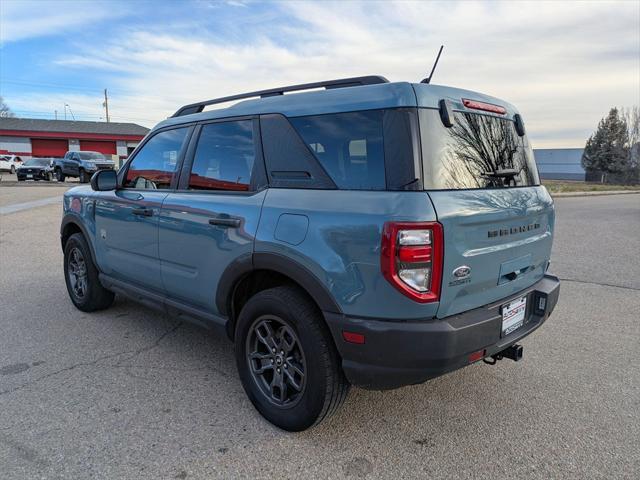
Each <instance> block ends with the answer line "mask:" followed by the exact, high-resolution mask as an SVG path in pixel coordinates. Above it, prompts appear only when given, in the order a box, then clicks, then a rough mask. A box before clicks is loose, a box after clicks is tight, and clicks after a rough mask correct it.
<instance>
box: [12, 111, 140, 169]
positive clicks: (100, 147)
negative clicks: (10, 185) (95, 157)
mask: <svg viewBox="0 0 640 480" xmlns="http://www.w3.org/2000/svg"><path fill="white" fill-rule="evenodd" d="M148 131H149V129H148V128H145V127H142V126H140V125H137V124H135V123H114V122H109V123H107V122H83V121H75V120H73V121H72V120H41V119H33V118H0V154H15V155H18V156H20V157H21V158H22V159H23V160H27V159H29V158H31V157H63V156H64V154H65V153H66V152H68V151H70V150H72V151H82V150H91V151H94V152H100V153H104V154H106V155H108V156H111V155H116V156H117V157H119V158H120V159H125V158H127V157H128V156H129V154H130V153H131V152H132V151H133V149H134V148H135V146H136V145H138V143H139V142H140V140H142V138H143V137H144V136H145V135H146V134H147V132H148Z"/></svg>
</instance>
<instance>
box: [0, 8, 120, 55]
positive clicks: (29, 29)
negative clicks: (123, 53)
mask: <svg viewBox="0 0 640 480" xmlns="http://www.w3.org/2000/svg"><path fill="white" fill-rule="evenodd" d="M127 11H128V9H127V8H126V7H124V6H118V8H113V4H111V2H91V1H87V2H80V1H75V2H74V1H58V2H53V1H42V0H41V1H37V0H30V1H29V0H21V1H18V0H2V1H1V2H0V44H5V43H9V42H16V41H19V40H25V39H28V38H35V37H42V36H47V35H81V34H82V30H81V29H82V28H92V26H93V25H94V24H95V23H96V22H98V21H100V20H105V19H108V18H115V17H119V16H122V15H124V14H125V13H126V12H127Z"/></svg>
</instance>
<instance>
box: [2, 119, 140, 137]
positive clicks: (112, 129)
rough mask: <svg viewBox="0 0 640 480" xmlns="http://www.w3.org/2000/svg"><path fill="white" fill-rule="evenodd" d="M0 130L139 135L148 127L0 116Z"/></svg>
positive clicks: (131, 124) (130, 124) (133, 124)
mask: <svg viewBox="0 0 640 480" xmlns="http://www.w3.org/2000/svg"><path fill="white" fill-rule="evenodd" d="M0 130H20V131H28V132H51V133H53V132H60V133H96V134H101V135H141V136H144V135H146V134H147V133H148V132H149V129H148V128H146V127H143V126H142V125H138V124H136V123H116V122H109V123H107V122H85V121H79V120H43V119H39V118H6V117H1V118H0Z"/></svg>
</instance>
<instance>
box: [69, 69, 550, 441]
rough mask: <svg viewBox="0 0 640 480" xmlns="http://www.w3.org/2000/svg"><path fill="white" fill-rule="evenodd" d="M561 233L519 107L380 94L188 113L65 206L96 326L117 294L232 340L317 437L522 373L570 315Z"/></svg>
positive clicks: (391, 87)
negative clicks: (444, 388) (414, 401)
mask: <svg viewBox="0 0 640 480" xmlns="http://www.w3.org/2000/svg"><path fill="white" fill-rule="evenodd" d="M322 88H324V90H323V89H322ZM304 90H313V91H306V92H304ZM291 92H298V93H295V94H291ZM285 93H287V94H285ZM238 100H241V101H239V102H237V103H235V104H233V105H232V106H230V107H227V108H220V109H217V110H206V111H205V107H207V106H209V105H214V104H219V103H223V102H230V101H238ZM553 225H554V207H553V202H552V200H551V197H550V196H549V194H548V193H547V190H546V189H545V188H544V187H542V186H541V185H540V181H539V178H538V173H537V170H536V165H535V163H534V159H533V156H532V150H531V147H530V144H529V141H528V140H527V136H526V134H525V126H524V123H523V121H522V118H521V117H520V114H518V112H517V111H516V109H515V108H514V107H513V106H512V105H510V104H509V103H507V102H504V101H502V100H499V99H496V98H492V97H488V96H486V95H483V94H480V93H475V92H471V91H466V90H459V89H456V88H448V87H443V86H436V85H428V84H423V83H419V84H411V83H405V82H399V83H390V82H388V81H387V80H386V79H384V78H383V77H377V76H371V77H359V78H349V79H343V80H334V81H327V82H319V83H313V84H305V85H294V86H290V87H284V88H280V89H271V90H264V91H260V92H251V93H247V94H242V95H235V96H231V97H224V98H220V99H215V100H209V101H205V102H200V103H196V104H192V105H187V106H184V107H182V108H181V109H180V110H178V111H177V112H176V113H175V114H174V115H173V116H172V117H171V118H169V119H167V120H165V121H163V122H161V123H160V124H159V125H158V126H157V127H155V128H154V129H153V130H152V131H151V132H150V133H149V134H148V135H147V137H146V138H145V139H144V140H143V142H141V144H140V145H139V146H138V147H137V149H136V151H135V152H134V153H133V154H132V156H131V158H130V159H129V160H128V162H127V163H126V164H125V166H124V167H123V168H122V169H121V170H120V171H119V172H118V173H116V172H115V171H113V170H102V171H98V172H97V173H96V174H94V175H93V177H92V178H91V187H88V186H81V187H77V188H74V189H71V190H69V191H67V192H66V193H65V195H64V217H63V220H62V226H61V238H62V248H63V250H64V275H65V281H66V285H67V289H68V292H69V296H70V297H71V301H72V302H73V303H74V304H75V306H76V307H77V308H79V309H80V310H82V311H85V312H88V311H94V310H99V309H104V308H107V307H108V306H109V305H110V304H111V303H112V301H113V299H114V294H115V293H117V294H121V295H124V296H127V297H130V298H133V299H134V300H136V301H141V302H144V303H146V304H147V305H151V306H156V307H159V308H161V309H162V310H163V311H164V312H167V313H169V314H173V315H177V316H178V317H179V318H184V319H189V320H191V321H194V322H197V323H199V324H201V325H204V326H207V327H215V328H220V329H221V330H222V331H224V332H225V333H226V335H228V336H229V338H230V339H231V340H233V341H234V342H235V356H236V362H237V367H238V372H239V375H240V379H241V381H242V384H243V386H244V389H245V391H246V393H247V395H248V396H249V398H250V399H251V401H252V402H253V404H254V405H255V407H256V408H257V410H258V411H259V412H260V413H261V414H262V415H263V416H264V417H266V418H267V419H268V420H269V421H271V422H272V423H274V424H275V425H277V426H278V427H281V428H283V429H286V430H292V431H298V430H303V429H305V428H308V427H310V426H312V425H314V424H317V423H319V422H320V421H321V420H322V419H323V418H325V417H326V416H327V415H329V414H331V413H332V412H334V411H335V410H336V409H337V408H338V407H339V406H340V405H341V404H342V403H343V401H344V400H345V397H346V395H347V392H348V390H349V387H350V385H354V386H358V387H363V388H369V389H392V388H397V387H401V386H403V385H410V384H416V383H420V382H424V381H426V380H428V379H431V378H434V377H437V376H439V375H442V374H444V373H447V372H451V371H453V370H456V369H458V368H461V367H464V366H466V365H469V364H472V363H474V362H477V361H480V360H485V361H486V362H487V363H495V362H496V361H497V360H499V359H502V358H511V359H513V360H519V359H520V358H521V356H522V347H521V346H519V345H518V344H517V342H518V341H520V340H521V339H522V338H523V337H525V336H527V335H529V334H530V333H531V332H533V331H534V330H535V329H537V328H538V327H540V325H542V323H544V321H545V320H546V319H547V318H548V317H549V315H550V314H551V312H552V311H553V309H554V307H555V305H556V302H557V299H558V293H559V282H558V279H557V278H556V277H554V276H552V275H550V274H548V273H547V269H548V267H549V256H550V252H551V243H552V238H553Z"/></svg>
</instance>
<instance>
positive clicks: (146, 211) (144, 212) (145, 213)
mask: <svg viewBox="0 0 640 480" xmlns="http://www.w3.org/2000/svg"><path fill="white" fill-rule="evenodd" d="M131 213H133V214H134V215H140V216H141V217H150V216H152V215H153V210H151V209H150V208H134V209H133V210H131Z"/></svg>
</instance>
